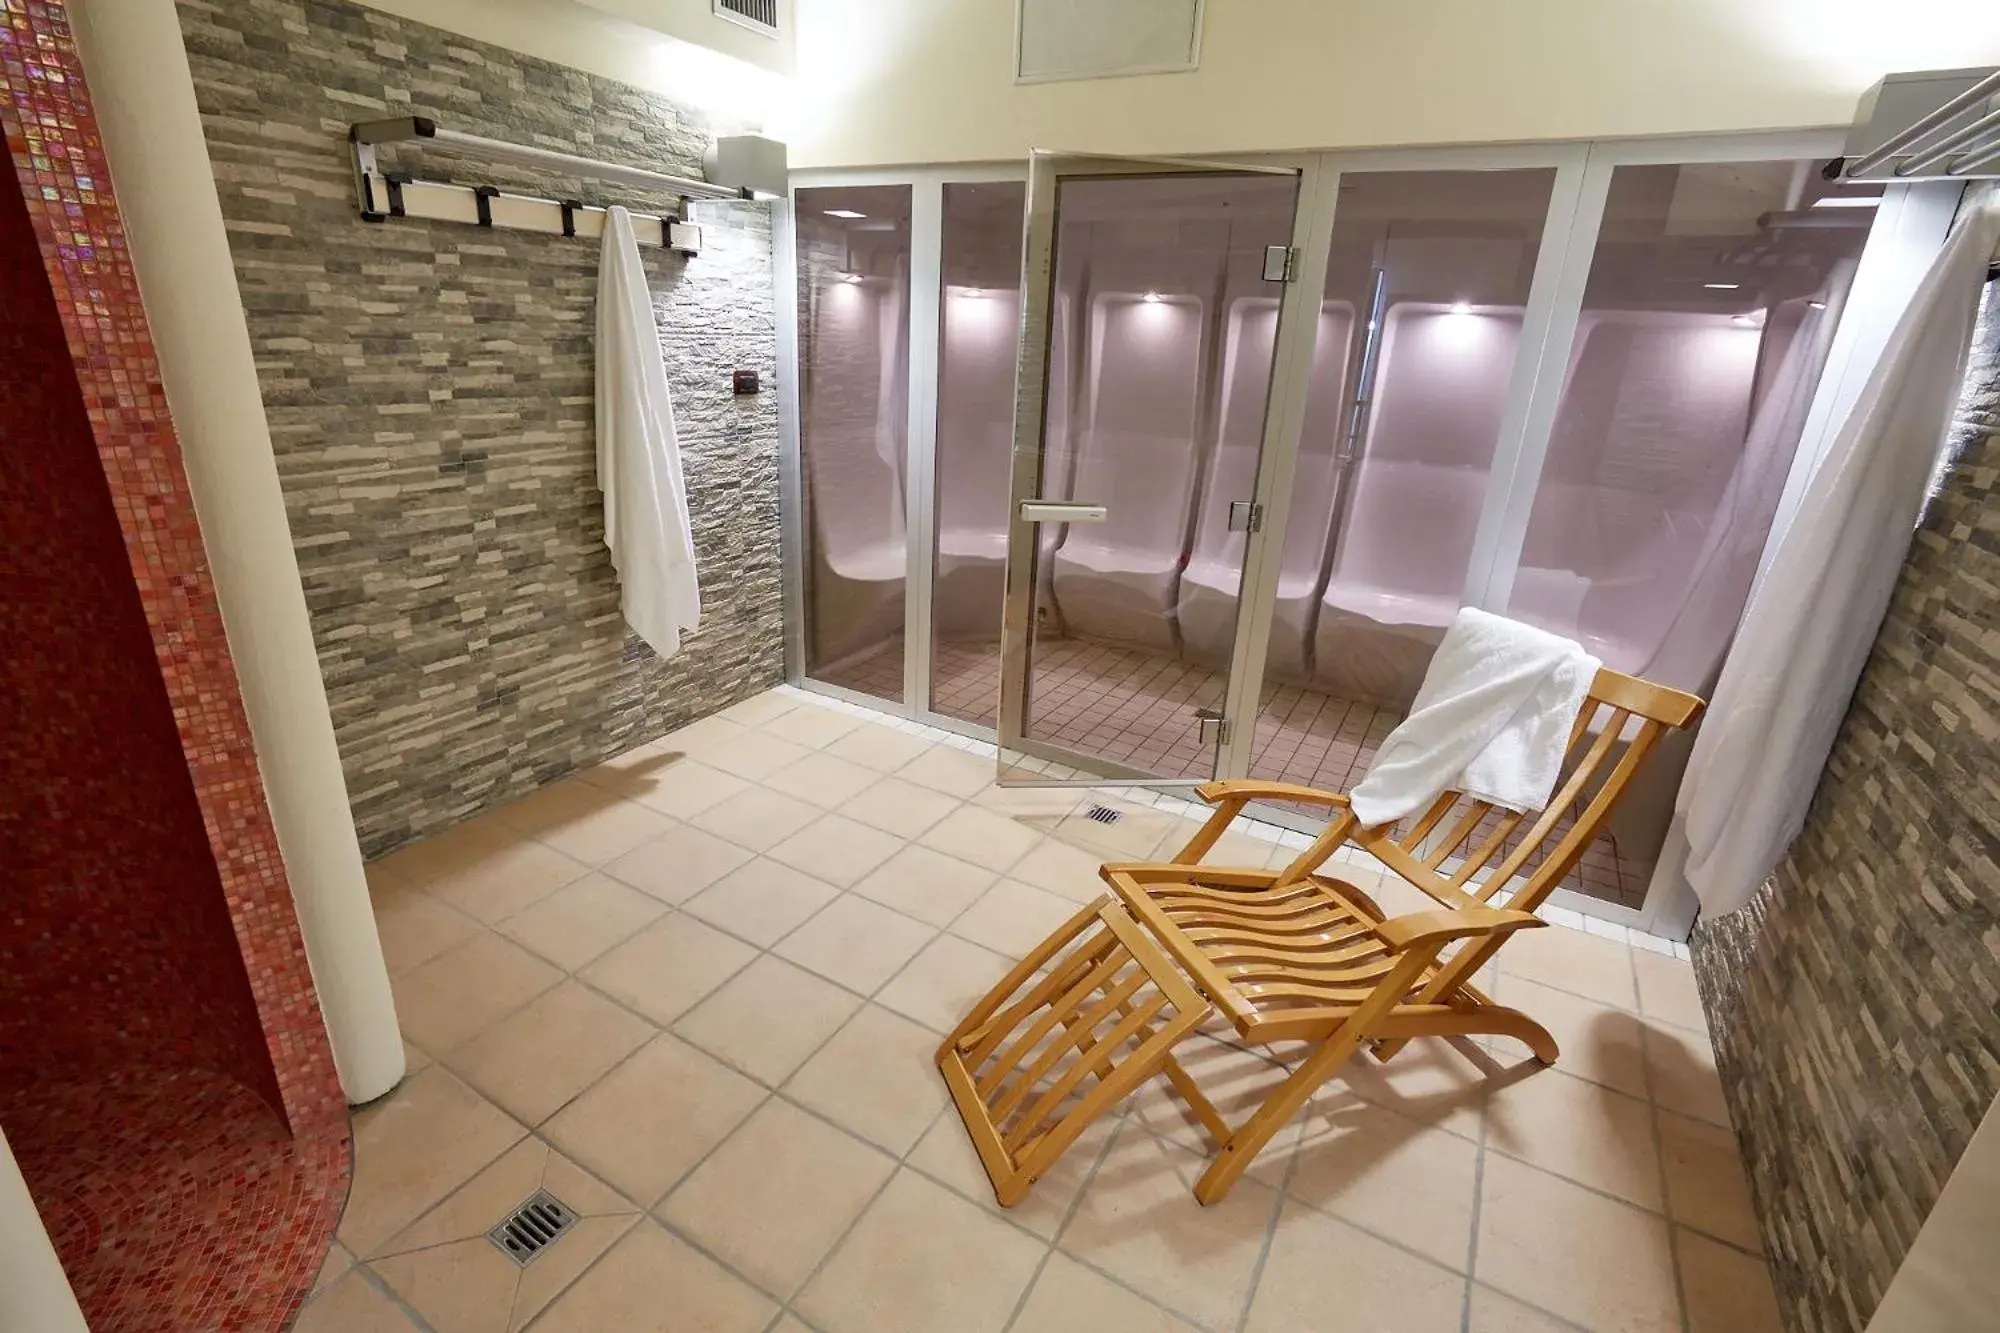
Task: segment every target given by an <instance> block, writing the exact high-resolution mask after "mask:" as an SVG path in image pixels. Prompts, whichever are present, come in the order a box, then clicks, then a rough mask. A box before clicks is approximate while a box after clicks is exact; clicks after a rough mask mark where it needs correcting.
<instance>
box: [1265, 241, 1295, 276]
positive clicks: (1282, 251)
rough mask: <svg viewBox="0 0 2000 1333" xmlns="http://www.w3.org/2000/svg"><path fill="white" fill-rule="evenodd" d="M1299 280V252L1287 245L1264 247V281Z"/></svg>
mask: <svg viewBox="0 0 2000 1333" xmlns="http://www.w3.org/2000/svg"><path fill="white" fill-rule="evenodd" d="M1298 280H1299V252H1298V250H1297V249H1296V248H1294V247H1292V246H1289V245H1267V246H1265V247H1264V281H1266V282H1297V281H1298Z"/></svg>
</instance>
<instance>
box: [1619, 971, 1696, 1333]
mask: <svg viewBox="0 0 2000 1333" xmlns="http://www.w3.org/2000/svg"><path fill="white" fill-rule="evenodd" d="M1628 961H1629V962H1630V963H1631V967H1632V993H1633V994H1634V995H1637V994H1638V993H1639V962H1638V959H1637V958H1631V959H1629V960H1628ZM1646 1057H1647V1049H1646V1034H1645V1033H1644V1032H1641V1033H1640V1034H1639V1078H1640V1080H1641V1082H1642V1084H1643V1085H1644V1087H1645V1089H1646V1111H1647V1114H1646V1127H1647V1128H1648V1129H1649V1130H1651V1131H1652V1135H1653V1160H1654V1162H1655V1163H1656V1164H1657V1166H1658V1168H1659V1173H1660V1214H1661V1216H1662V1218H1664V1219H1665V1221H1666V1225H1667V1262H1668V1263H1669V1264H1670V1265H1672V1267H1673V1270H1674V1303H1675V1305H1676V1306H1677V1307H1678V1313H1679V1315H1680V1328H1681V1333H1690V1330H1689V1322H1688V1321H1689V1313H1688V1299H1687V1276H1686V1274H1685V1273H1684V1272H1683V1271H1682V1269H1681V1242H1680V1228H1679V1226H1678V1224H1677V1223H1676V1222H1675V1221H1674V1217H1673V1212H1672V1208H1673V1205H1672V1202H1671V1196H1670V1195H1669V1194H1668V1189H1669V1188H1670V1183H1669V1180H1668V1177H1667V1151H1666V1140H1665V1138H1664V1137H1663V1136H1662V1135H1661V1133H1660V1103H1659V1099H1658V1098H1657V1097H1655V1096H1654V1095H1653V1062H1652V1061H1651V1060H1650V1059H1647V1058H1646Z"/></svg>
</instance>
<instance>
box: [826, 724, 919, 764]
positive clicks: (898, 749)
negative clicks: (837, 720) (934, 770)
mask: <svg viewBox="0 0 2000 1333" xmlns="http://www.w3.org/2000/svg"><path fill="white" fill-rule="evenodd" d="M930 748H931V742H929V741H927V740H925V739H924V738H923V737H922V736H913V735H911V734H910V733H909V732H907V731H897V730H896V729H895V728H894V727H885V726H881V725H879V724H876V723H868V722H864V723H863V724H862V725H860V726H858V727H856V728H855V729H854V730H852V731H850V732H848V733H847V734H846V735H845V736H842V737H841V738H840V739H839V740H837V741H834V742H833V743H832V744H831V745H828V746H827V747H826V752H827V753H828V754H830V755H835V756H837V757H838V758H841V759H851V760H853V761H854V762H855V763H857V764H861V765H863V766H864V767H867V768H872V769H874V770H875V771H876V772H877V773H893V772H895V771H896V770H897V769H899V768H901V767H902V766H903V765H905V764H907V763H909V762H910V761H911V760H912V759H915V758H916V757H917V756H918V755H921V754H923V753H924V752H925V751H927V750H929V749H930Z"/></svg>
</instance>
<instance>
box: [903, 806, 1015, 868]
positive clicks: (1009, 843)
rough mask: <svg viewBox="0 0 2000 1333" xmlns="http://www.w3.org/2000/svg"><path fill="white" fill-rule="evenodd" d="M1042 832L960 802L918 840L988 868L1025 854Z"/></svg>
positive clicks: (1010, 862) (960, 858)
mask: <svg viewBox="0 0 2000 1333" xmlns="http://www.w3.org/2000/svg"><path fill="white" fill-rule="evenodd" d="M1041 840H1042V835H1041V834H1040V833H1039V832H1037V831H1036V830H1034V829H1031V828H1029V827H1027V826H1026V825H1024V824H1017V823H1015V822H1014V821H1013V820H1011V819H1009V818H1008V817H1007V816H1005V815H1002V814H997V813H995V812H994V811H992V810H988V809H985V808H984V807H982V806H978V805H961V806H960V807H959V808H958V809H956V810H954V811H952V812H951V813H950V814H949V815H946V816H945V817H944V818H943V819H941V820H939V821H938V822H937V824H936V825H934V826H933V827H932V828H931V830H930V831H929V832H927V833H925V834H924V836H923V837H922V838H921V839H920V840H919V841H921V842H922V844H923V845H924V846H926V847H929V848H932V849H933V850H935V851H940V852H943V853H944V854H945V855H946V856H955V857H957V858H958V859H959V860H961V861H966V862H969V863H971V864H972V865H976V866H984V867H985V868H986V869H988V870H994V871H1004V870H1006V869H1007V867H1008V866H1011V865H1013V864H1014V863H1015V862H1016V861H1018V860H1020V859H1021V858H1022V857H1023V856H1026V855H1027V854H1028V852H1029V851H1030V850H1031V849H1033V847H1034V846H1035V844H1036V843H1038V842H1040V841H1041Z"/></svg>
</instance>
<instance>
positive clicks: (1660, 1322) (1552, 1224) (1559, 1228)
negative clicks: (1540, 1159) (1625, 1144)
mask: <svg viewBox="0 0 2000 1333" xmlns="http://www.w3.org/2000/svg"><path fill="white" fill-rule="evenodd" d="M1475 1275H1476V1276H1477V1277H1478V1279H1479V1280H1480V1281H1481V1282H1483V1283H1485V1284H1486V1285H1488V1286H1491V1287H1494V1288H1496V1289H1498V1290H1499V1291H1500V1292H1501V1293H1502V1294H1504V1295H1509V1296H1513V1297H1515V1298H1516V1299H1518V1300H1522V1301H1526V1302H1527V1303H1528V1304H1530V1305H1534V1306H1538V1307H1540V1308H1541V1309H1544V1310H1548V1311H1550V1312H1551V1313H1554V1314H1557V1315H1560V1316H1562V1317H1563V1318H1565V1319H1568V1320H1570V1321H1571V1322H1572V1323H1578V1324H1582V1325H1584V1326H1585V1327H1588V1328H1610V1329H1619V1330H1631V1333H1671V1331H1672V1330H1674V1329H1677V1328H1679V1327H1680V1302H1679V1298H1678V1296H1677V1295H1676V1293H1675V1288H1674V1269H1673V1257H1672V1254H1671V1252H1670V1250H1669V1248H1668V1241H1667V1224H1666V1222H1665V1221H1664V1220H1662V1219H1660V1218H1658V1217H1655V1216H1653V1215H1652V1214H1651V1213H1646V1212H1641V1211H1640V1210H1639V1209H1637V1208H1634V1207H1632V1206H1631V1205H1630V1204H1623V1203H1619V1202H1618V1201H1617V1200H1616V1199H1607V1198H1605V1197H1604V1196H1603V1195H1601V1194H1593V1193H1592V1192H1590V1191H1589V1190H1587V1189H1584V1188H1583V1187H1582V1186H1580V1185H1572V1184H1570V1183H1569V1182H1568V1181H1566V1180H1562V1179H1559V1178H1558V1177H1555V1176H1552V1175H1550V1174H1549V1173H1548V1172H1546V1171H1538V1170H1536V1169H1535V1168H1534V1167H1531V1166H1525V1165H1523V1164H1521V1163H1519V1162H1515V1161H1513V1160H1511V1159H1509V1158H1506V1157H1503V1156H1501V1155H1500V1154H1498V1153H1489V1154H1487V1157H1486V1169H1485V1174H1484V1176H1483V1178H1482V1180H1481V1182H1480V1207H1479V1256H1478V1260H1477V1272H1476V1274H1475Z"/></svg>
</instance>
